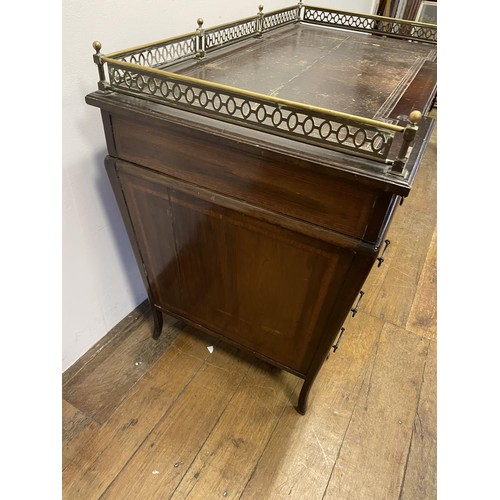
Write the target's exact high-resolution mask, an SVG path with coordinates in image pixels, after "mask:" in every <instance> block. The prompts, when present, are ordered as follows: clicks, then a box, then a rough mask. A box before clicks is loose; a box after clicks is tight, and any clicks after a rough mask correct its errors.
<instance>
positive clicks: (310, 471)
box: [242, 313, 383, 500]
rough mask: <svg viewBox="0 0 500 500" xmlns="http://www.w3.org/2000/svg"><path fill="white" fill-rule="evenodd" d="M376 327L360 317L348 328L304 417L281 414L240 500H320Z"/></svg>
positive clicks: (373, 346) (377, 323)
mask: <svg viewBox="0 0 500 500" xmlns="http://www.w3.org/2000/svg"><path fill="white" fill-rule="evenodd" d="M382 326H383V322H382V321H380V320H379V319H377V318H373V317H369V316H366V315H364V314H363V313H358V315H357V316H356V317H355V318H354V319H353V320H352V321H350V322H349V324H348V325H347V326H346V333H345V338H343V339H342V344H341V346H340V348H339V350H338V351H337V352H336V353H335V354H332V355H331V356H330V358H329V359H328V361H327V362H326V363H325V365H324V366H323V369H322V370H321V371H320V374H319V375H318V380H317V382H316V384H317V387H318V388H317V390H313V392H312V395H311V398H312V404H311V408H310V411H309V412H308V413H306V415H305V416H302V417H301V416H300V415H297V413H296V412H294V411H293V409H291V408H288V407H287V408H286V409H285V411H284V413H283V416H282V417H281V419H280V421H279V424H278V426H277V428H276V430H275V432H274V433H273V436H272V438H271V440H270V441H269V443H268V445H267V446H266V449H265V450H264V453H263V454H262V457H261V458H260V460H259V461H258V463H257V464H256V467H255V470H254V472H253V474H252V477H251V479H250V480H249V482H248V484H247V485H246V487H245V490H244V491H243V495H242V498H243V499H248V500H251V499H254V498H273V499H274V498H295V499H303V498H308V499H316V498H317V499H321V498H322V496H323V493H324V491H325V488H326V486H327V484H328V479H329V477H330V474H331V470H332V467H333V465H334V463H335V458H336V456H337V453H338V450H339V448H340V446H341V444H342V440H343V438H344V434H345V432H346V429H347V427H348V425H349V421H350V418H351V414H352V411H353V409H354V406H355V404H356V401H357V398H358V395H359V391H360V389H361V386H362V383H363V379H364V378H365V376H366V373H367V368H368V362H369V360H370V358H371V357H372V356H373V354H374V352H375V350H376V346H377V340H378V338H379V336H380V333H381V331H382Z"/></svg>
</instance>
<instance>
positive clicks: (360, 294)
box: [351, 290, 365, 318]
mask: <svg viewBox="0 0 500 500" xmlns="http://www.w3.org/2000/svg"><path fill="white" fill-rule="evenodd" d="M364 294H365V292H363V290H361V292H359V299H358V301H357V302H356V305H355V306H354V307H353V308H352V309H351V312H352V317H353V318H354V316H356V313H357V312H358V309H359V303H360V302H361V299H362V298H363V295H364Z"/></svg>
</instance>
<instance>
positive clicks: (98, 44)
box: [92, 40, 102, 54]
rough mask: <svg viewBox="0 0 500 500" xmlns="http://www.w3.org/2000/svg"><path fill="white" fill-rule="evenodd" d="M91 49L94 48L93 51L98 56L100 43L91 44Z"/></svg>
mask: <svg viewBox="0 0 500 500" xmlns="http://www.w3.org/2000/svg"><path fill="white" fill-rule="evenodd" d="M92 47H94V50H95V52H96V54H99V52H101V47H102V45H101V42H99V41H98V40H96V41H95V42H94V43H93V44H92Z"/></svg>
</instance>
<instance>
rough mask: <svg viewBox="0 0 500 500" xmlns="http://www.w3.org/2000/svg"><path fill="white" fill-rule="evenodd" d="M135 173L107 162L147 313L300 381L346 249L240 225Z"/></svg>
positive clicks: (236, 218)
mask: <svg viewBox="0 0 500 500" xmlns="http://www.w3.org/2000/svg"><path fill="white" fill-rule="evenodd" d="M144 172H145V169H143V168H141V167H138V166H136V165H131V164H128V163H126V162H123V161H118V162H117V173H118V177H119V179H120V183H121V186H122V189H123V192H124V195H125V199H126V201H127V206H128V211H129V214H130V219H131V222H132V224H133V226H134V230H135V234H136V238H137V242H138V245H139V247H140V248H141V249H142V250H143V251H142V255H143V259H144V264H145V267H146V270H147V273H148V279H149V282H150V284H151V290H152V296H153V300H154V301H155V305H157V306H159V307H161V308H162V309H164V310H166V311H171V312H173V313H175V314H176V315H178V316H181V317H184V318H186V319H188V320H189V321H191V322H193V323H196V324H199V325H202V326H203V327H205V328H208V329H209V330H211V331H214V332H215V333H218V334H220V335H223V336H224V337H226V338H228V339H230V340H232V341H234V342H236V343H238V344H239V345H242V346H243V347H245V348H247V349H250V350H252V351H254V352H257V353H259V354H260V355H262V356H265V357H266V358H269V359H270V360H273V361H275V362H276V363H278V364H280V365H283V366H285V367H289V368H291V369H292V370H293V371H295V372H298V373H301V374H303V375H306V374H307V372H308V369H309V367H310V366H311V363H312V362H313V357H314V355H315V353H316V351H317V349H318V345H319V343H320V341H321V338H322V337H323V336H324V331H323V330H324V326H325V321H327V318H328V317H329V316H330V314H331V310H332V307H333V305H334V304H335V302H336V300H337V298H338V295H339V292H340V290H341V288H342V285H343V282H344V280H345V278H346V276H347V273H348V271H349V269H350V267H351V264H352V261H353V258H354V255H355V252H354V250H353V249H345V248H339V247H337V246H334V245H330V244H327V243H324V242H322V241H320V240H316V239H313V238H310V237H306V236H304V235H301V234H298V233H294V232H292V231H289V230H287V229H284V228H280V227H277V226H275V225H272V224H269V223H267V222H264V221H260V220H258V219H255V218H252V217H248V216H246V215H245V214H243V213H241V212H239V211H236V210H232V209H228V208H226V207H223V206H220V205H217V204H216V203H211V202H208V201H206V200H203V199H200V198H197V197H196V196H193V195H192V193H190V192H183V191H182V190H179V189H178V183H176V188H175V189H174V188H173V187H171V186H170V185H169V182H168V177H166V176H164V175H160V174H156V177H157V179H156V180H154V181H153V180H152V175H151V174H150V173H149V172H146V175H144ZM335 333H336V332H330V335H329V336H330V337H333V336H334V335H335Z"/></svg>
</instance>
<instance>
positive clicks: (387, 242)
mask: <svg viewBox="0 0 500 500" xmlns="http://www.w3.org/2000/svg"><path fill="white" fill-rule="evenodd" d="M384 243H385V247H384V250H383V251H382V255H381V256H380V257H377V260H378V265H377V267H380V266H381V265H382V262H384V258H385V253H386V252H387V248H388V247H389V245H390V244H391V240H385V241H384Z"/></svg>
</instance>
